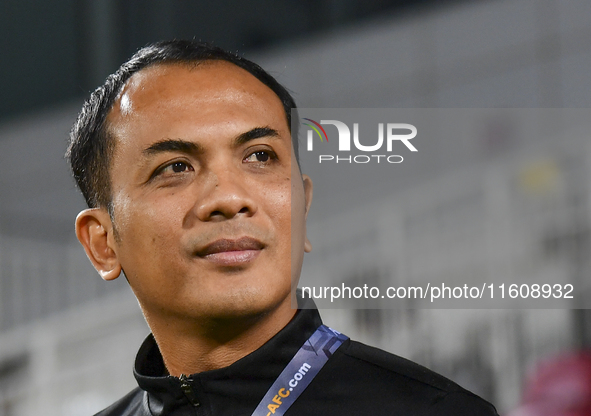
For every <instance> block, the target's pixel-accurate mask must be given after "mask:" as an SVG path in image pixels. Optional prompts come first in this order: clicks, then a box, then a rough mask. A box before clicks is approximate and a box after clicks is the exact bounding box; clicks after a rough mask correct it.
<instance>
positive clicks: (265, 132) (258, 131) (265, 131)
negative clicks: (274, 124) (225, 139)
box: [234, 127, 279, 146]
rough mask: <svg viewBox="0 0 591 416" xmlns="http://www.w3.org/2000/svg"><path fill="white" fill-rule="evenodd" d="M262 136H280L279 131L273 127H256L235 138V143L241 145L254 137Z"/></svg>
mask: <svg viewBox="0 0 591 416" xmlns="http://www.w3.org/2000/svg"><path fill="white" fill-rule="evenodd" d="M261 137H279V132H278V131H277V130H275V129H272V128H271V127H255V128H254V129H252V130H249V131H247V132H245V133H242V134H241V135H239V136H238V137H236V138H235V139H234V145H235V146H240V145H243V144H244V143H247V142H249V141H251V140H254V139H260V138H261Z"/></svg>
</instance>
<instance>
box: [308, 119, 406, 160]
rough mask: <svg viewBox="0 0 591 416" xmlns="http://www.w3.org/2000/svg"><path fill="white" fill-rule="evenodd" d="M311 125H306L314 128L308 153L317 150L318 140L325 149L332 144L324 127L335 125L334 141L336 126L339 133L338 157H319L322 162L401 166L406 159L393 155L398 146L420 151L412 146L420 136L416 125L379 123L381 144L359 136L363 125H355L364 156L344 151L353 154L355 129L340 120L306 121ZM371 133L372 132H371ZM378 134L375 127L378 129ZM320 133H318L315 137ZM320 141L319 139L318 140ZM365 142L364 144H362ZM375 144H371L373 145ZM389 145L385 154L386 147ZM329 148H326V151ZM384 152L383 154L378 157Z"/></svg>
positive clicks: (357, 142)
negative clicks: (399, 164)
mask: <svg viewBox="0 0 591 416" xmlns="http://www.w3.org/2000/svg"><path fill="white" fill-rule="evenodd" d="M304 120H306V121H307V122H308V123H303V124H304V125H306V126H308V127H309V128H310V129H309V130H308V131H307V142H306V143H307V144H306V150H307V151H308V152H312V151H314V140H315V139H314V138H315V137H318V138H319V139H320V142H321V143H323V144H322V145H321V146H325V144H328V143H329V140H328V134H327V132H326V129H325V128H324V127H323V125H324V126H333V127H331V128H330V129H329V131H330V130H332V131H331V138H332V137H334V136H333V135H332V133H333V132H334V127H336V130H337V133H338V151H339V153H338V154H321V155H318V163H339V162H340V163H343V162H344V163H370V162H373V163H401V162H402V161H404V158H403V157H402V156H401V155H398V154H392V152H393V149H394V147H395V144H396V143H401V144H404V145H405V146H406V149H407V150H409V151H411V152H416V151H417V148H416V147H415V146H414V145H413V144H412V143H411V139H414V138H415V137H416V136H417V128H416V127H415V126H413V125H412V124H407V123H378V128H377V133H378V138H377V142H376V141H375V139H373V141H372V140H371V139H370V138H369V137H368V135H367V134H366V135H364V136H363V140H362V139H360V136H359V123H353V144H354V146H355V148H356V149H357V150H359V151H362V152H365V153H363V154H357V155H351V154H343V153H340V152H351V129H350V128H349V126H348V125H347V124H346V123H344V122H342V121H339V120H320V122H317V121H314V120H312V119H310V118H304ZM367 130H371V129H367ZM373 131H375V127H374V130H373ZM314 133H316V134H314ZM316 140H318V139H316ZM362 141H363V143H362ZM370 143H371V144H370ZM384 143H385V144H386V146H385V147H386V149H385V152H387V153H384V150H383V147H384ZM324 149H326V148H325V147H323V150H324ZM376 152H381V154H376Z"/></svg>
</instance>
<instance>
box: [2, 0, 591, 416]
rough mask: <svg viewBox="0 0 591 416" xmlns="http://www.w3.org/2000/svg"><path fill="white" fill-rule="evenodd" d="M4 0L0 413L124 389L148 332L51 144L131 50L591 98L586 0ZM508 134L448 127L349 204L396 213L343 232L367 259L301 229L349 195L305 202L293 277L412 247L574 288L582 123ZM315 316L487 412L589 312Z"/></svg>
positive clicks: (537, 98) (587, 179)
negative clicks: (384, 183) (411, 168)
mask: <svg viewBox="0 0 591 416" xmlns="http://www.w3.org/2000/svg"><path fill="white" fill-rule="evenodd" d="M0 10H1V13H0V33H1V36H0V42H1V45H2V47H1V50H2V64H1V65H0V71H1V72H0V74H1V76H0V416H27V415H34V414H40V413H42V414H45V415H47V416H52V415H56V416H57V415H60V416H75V415H76V416H77V415H85V414H86V415H90V414H93V413H94V412H96V411H98V410H100V409H101V408H103V407H105V406H106V405H108V404H110V403H111V402H112V401H113V400H115V399H117V398H119V397H120V396H121V395H122V394H123V393H124V392H127V391H128V390H129V389H131V388H133V387H134V386H135V381H134V379H133V376H132V372H131V367H132V362H133V358H134V355H135V353H136V351H137V348H138V346H139V344H140V343H141V341H142V340H143V338H144V337H145V336H146V334H147V333H148V328H147V326H146V325H145V323H144V321H143V318H142V316H141V314H140V311H139V308H138V307H137V304H136V301H135V299H134V297H133V295H132V294H131V292H130V290H129V289H128V288H127V285H126V282H125V281H124V279H118V281H115V282H109V283H106V282H103V281H101V279H100V278H99V277H98V275H97V274H96V272H95V271H94V270H93V269H92V267H91V266H90V264H89V262H88V260H87V259H86V257H85V255H84V252H83V250H82V248H81V247H80V246H79V244H78V242H77V240H76V238H75V235H74V231H73V224H74V218H75V216H76V214H77V213H78V212H79V211H80V210H81V209H83V208H84V203H83V200H82V198H81V196H80V195H79V194H78V193H77V191H76V190H75V187H74V183H73V180H72V179H71V178H70V176H69V171H68V167H67V165H66V162H65V161H64V159H63V153H64V150H65V147H66V141H67V135H68V131H69V128H70V126H71V124H72V122H73V121H74V119H75V117H76V114H77V112H78V110H79V108H80V106H81V103H82V100H83V99H84V98H85V97H86V96H87V95H88V93H89V92H90V91H91V90H93V89H94V88H95V87H96V86H97V85H99V84H100V83H102V81H103V79H104V77H105V76H106V75H107V74H109V73H110V72H112V71H113V70H115V69H116V68H117V66H118V65H119V64H120V63H121V62H123V61H124V60H125V59H126V58H128V57H129V56H130V55H131V54H132V53H133V52H134V51H135V50H137V49H138V48H139V47H141V46H143V45H145V44H146V43H148V42H152V41H156V40H160V39H168V38H173V37H177V38H197V39H201V40H207V41H213V42H214V43H215V44H217V45H219V46H222V47H225V48H228V49H231V50H236V51H238V52H239V53H243V54H244V55H245V56H246V57H247V58H249V59H252V60H254V61H255V62H258V63H260V64H261V65H262V66H263V67H264V68H265V69H267V70H269V71H270V72H271V73H272V74H273V75H275V76H276V77H277V78H278V79H279V81H280V82H282V83H284V84H285V85H286V86H287V87H288V88H289V89H290V90H291V91H293V92H294V96H295V98H296V101H297V102H298V105H299V106H301V107H333V108H338V107H405V108H480V107H494V108H588V107H591V105H590V104H591V82H590V75H589V74H591V3H590V2H589V1H588V0H470V1H442V0H439V1H429V0H422V1H418V0H414V1H413V0H406V1H403V0H399V1H387V0H369V1H368V0H366V1H363V2H362V1H359V0H341V1H339V0H321V1H315V2H313V1H310V0H300V1H295V0H285V1H282V2H273V1H270V0H257V1H252V2H248V3H246V2H239V1H237V0H232V1H228V2H213V1H193V2H184V1H180V0H175V1H166V0H149V1H148V0H145V1H140V0H127V1H123V0H121V1H118V0H102V1H95V0H60V1H56V2H44V1H40V0H25V1H16V0H5V1H3V2H2V5H1V6H0ZM505 127H506V126H505ZM505 127H503V126H500V128H498V126H494V125H493V126H492V127H491V126H490V125H489V126H482V132H481V134H475V135H474V137H473V140H472V141H471V142H469V143H466V142H462V143H459V142H458V143H454V142H453V140H450V141H449V143H446V145H445V148H446V149H448V154H446V155H444V156H445V157H440V158H434V159H433V160H429V161H424V163H425V165H424V167H423V169H422V172H421V175H418V176H406V177H404V176H401V177H398V176H397V177H393V178H392V180H393V181H399V182H400V184H401V186H400V192H399V193H397V194H395V195H388V196H387V199H384V200H379V201H375V202H374V203H373V204H371V206H369V207H368V208H367V209H368V210H369V211H370V212H373V211H372V210H375V212H377V213H380V212H381V213H383V212H384V211H385V210H390V209H391V210H392V211H391V212H394V214H395V215H393V216H392V217H391V218H393V219H392V220H391V221H390V222H389V223H387V224H383V223H380V222H379V221H378V219H379V218H382V217H380V215H373V216H372V220H371V221H368V223H367V224H366V225H365V226H363V227H350V228H348V232H350V234H347V235H345V236H344V237H350V238H351V240H352V239H353V237H351V235H353V233H359V235H356V238H357V237H359V238H361V240H359V241H363V244H366V245H367V247H368V250H370V249H371V248H372V247H375V245H376V244H378V243H379V242H380V241H383V238H382V237H383V234H384V233H386V232H390V233H394V234H396V233H397V234H396V236H397V237H395V238H392V239H391V240H389V241H390V242H391V244H392V247H391V248H392V253H393V254H392V256H382V257H381V258H380V259H378V260H377V261H375V262H372V263H370V266H364V267H359V268H357V269H355V268H352V267H345V266H342V265H341V269H339V266H338V264H339V260H338V259H337V257H338V256H337V254H338V253H337V254H334V253H336V251H337V250H338V249H342V247H343V246H342V245H341V246H338V247H337V246H331V245H330V244H329V243H328V241H329V238H328V237H327V236H326V235H324V234H321V233H318V232H317V230H319V229H322V230H326V229H327V228H331V229H338V228H342V227H344V226H347V225H348V224H349V222H350V220H349V218H350V217H349V215H350V213H349V212H348V211H347V209H346V208H345V207H343V210H342V212H339V213H338V215H335V216H334V217H333V218H326V217H323V216H322V215H321V212H322V210H318V211H317V212H319V213H318V214H315V213H314V210H313V211H312V214H311V218H310V224H309V230H310V233H311V238H312V241H313V242H314V251H313V253H312V254H311V255H309V256H308V257H307V260H306V262H308V263H307V265H306V273H315V268H316V267H317V263H316V260H315V258H314V253H322V256H323V257H324V258H331V256H332V255H333V254H334V258H335V260H334V262H335V268H334V270H342V273H344V274H345V275H346V276H345V277H346V278H347V279H349V280H348V281H350V282H363V281H367V280H368V279H369V280H371V279H374V280H375V279H377V280H379V279H380V276H381V274H383V273H389V272H390V271H391V270H393V269H396V270H400V268H401V266H400V264H401V263H400V260H401V258H402V254H401V253H406V254H409V253H417V252H418V253H421V256H416V257H415V258H411V259H408V258H407V259H406V263H404V265H405V266H404V267H405V269H404V270H403V271H401V272H400V273H411V272H414V273H417V274H422V275H424V276H433V277H432V279H434V280H435V279H437V276H453V275H456V274H458V275H462V276H469V275H470V274H471V273H472V274H473V273H484V272H486V273H494V274H498V275H500V276H506V277H507V278H508V279H516V278H519V277H520V276H525V277H527V278H529V279H532V278H535V276H538V275H543V276H546V277H547V276H555V277H556V280H557V281H562V282H575V283H577V284H579V286H580V287H581V290H583V291H584V292H581V293H583V294H584V295H587V294H590V293H589V290H588V287H589V283H588V281H590V280H591V279H589V271H590V269H589V260H588V259H589V257H591V256H589V253H590V252H591V251H590V249H591V244H590V243H591V242H590V233H589V230H590V227H591V172H590V167H591V140H590V138H589V133H588V130H587V129H584V128H582V127H581V128H577V127H576V126H575V127H573V128H570V129H568V130H565V131H564V133H563V134H558V135H552V136H540V139H539V140H521V139H520V136H519V135H518V134H516V133H514V132H512V131H511V129H510V128H505ZM509 127H510V126H509ZM459 147H461V148H462V149H463V150H462V152H453V151H451V149H454V148H459ZM442 148H443V146H442ZM454 155H455V156H454ZM402 184H403V185H402ZM448 191H449V192H448ZM397 201H404V203H399V202H397ZM390 203H392V204H391V205H389V204H390ZM390 207H393V208H390ZM368 217H369V215H368ZM333 236H334V235H333ZM337 238H342V237H338V236H337ZM380 239H382V240H380ZM345 246H346V244H345ZM440 278H441V277H440ZM323 316H324V318H325V321H326V322H327V323H328V324H329V325H331V326H333V327H335V328H338V329H339V330H341V331H343V332H345V333H347V334H348V335H350V336H351V337H354V338H357V339H359V340H362V341H365V342H367V343H370V344H374V345H377V346H380V347H381V348H384V349H386V350H388V351H392V352H394V353H396V354H399V355H402V356H405V357H407V358H410V359H412V360H415V361H418V362H419V363H422V364H424V365H426V366H429V367H431V368H433V369H435V370H437V371H440V372H442V373H443V374H444V375H447V376H449V377H450V378H452V379H454V380H456V381H458V382H459V383H460V384H462V385H464V386H465V387H467V388H469V389H471V390H473V391H474V392H476V393H478V394H480V395H482V396H483V397H485V398H487V399H488V400H490V401H492V402H493V403H494V404H495V405H496V406H497V408H498V410H499V412H500V413H501V414H503V413H507V412H509V411H511V410H512V409H515V408H516V407H517V406H519V403H520V401H521V395H522V391H523V389H524V380H525V377H526V375H527V374H529V373H530V372H531V371H532V369H533V368H535V366H536V363H538V362H539V361H540V360H543V359H546V358H547V357H552V356H555V355H557V354H563V353H568V352H569V351H577V350H580V349H585V348H588V347H591V345H590V344H591V324H590V322H591V321H590V315H589V313H588V311H586V310H561V309H559V310H412V309H411V310H346V311H333V310H327V311H325V312H324V314H323ZM523 414H524V415H525V413H523ZM529 415H534V413H528V416H529Z"/></svg>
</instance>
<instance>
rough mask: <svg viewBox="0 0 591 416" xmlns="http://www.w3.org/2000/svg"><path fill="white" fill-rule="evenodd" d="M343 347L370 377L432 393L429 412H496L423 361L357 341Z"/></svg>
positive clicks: (487, 415) (348, 357) (488, 414)
mask: <svg viewBox="0 0 591 416" xmlns="http://www.w3.org/2000/svg"><path fill="white" fill-rule="evenodd" d="M343 347H345V348H342V353H343V356H344V357H346V358H345V359H346V360H351V363H352V362H355V363H357V365H360V366H362V367H363V368H364V369H365V371H367V376H368V377H371V376H370V375H372V374H373V375H374V376H375V379H382V380H383V381H384V382H388V383H390V384H391V386H393V385H394V386H397V388H396V389H397V390H404V389H409V390H408V392H410V391H411V390H412V391H413V392H421V393H420V395H421V397H422V398H423V399H427V398H428V397H430V398H431V399H430V400H426V401H427V402H430V404H429V405H428V406H427V407H428V408H429V409H430V412H432V413H429V414H433V415H454V416H463V415H466V416H468V415H470V416H472V415H479V416H497V411H496V409H495V408H494V406H493V405H492V404H490V403H489V402H487V401H486V400H484V399H482V398H480V397H479V396H477V395H475V394H474V393H472V392H470V391H468V390H466V389H464V388H463V387H461V386H459V385H458V384H456V383H454V382H453V381H451V380H449V379H448V378H446V377H444V376H442V375H440V374H438V373H436V372H434V371H432V370H429V369H428V368H426V367H423V366H422V365H420V364H417V363H415V362H413V361H410V360H407V359H405V358H402V357H399V356H397V355H394V354H391V353H388V352H386V351H383V350H380V349H378V348H374V347H370V346H368V345H365V344H362V343H360V342H356V341H351V342H349V343H347V344H346V345H343ZM385 375H389V376H385ZM386 380H388V381H386Z"/></svg>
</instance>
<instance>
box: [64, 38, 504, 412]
mask: <svg viewBox="0 0 591 416" xmlns="http://www.w3.org/2000/svg"><path fill="white" fill-rule="evenodd" d="M291 108H295V103H294V101H293V99H292V98H291V96H290V95H289V93H288V92H287V91H286V90H285V89H284V88H283V87H282V86H281V85H279V84H278V83H277V82H276V81H275V80H274V79H273V78H272V77H271V76H270V75H268V74H267V73H266V72H265V71H263V70H262V69H261V68H260V67H259V66H257V65H256V64H254V63H252V62H249V61H247V60H245V59H243V58H240V57H237V56H235V55H232V54H229V53H226V52H225V51H222V50H220V49H218V48H212V47H209V46H207V45H204V44H200V43H197V42H191V41H171V42H161V43H158V44H155V45H152V46H149V47H146V48H144V49H142V50H140V51H139V52H138V53H137V54H136V55H134V57H132V58H131V59H130V61H128V62H127V63H125V64H123V65H122V67H121V68H120V69H119V70H118V71H117V72H116V73H115V74H113V75H111V76H110V77H109V78H108V79H107V81H106V83H105V85H103V86H102V87H100V88H99V89H97V90H96V91H95V92H94V93H93V94H92V95H91V97H90V99H89V100H88V101H87V102H86V103H85V105H84V107H83V109H82V111H81V113H80V116H79V118H78V120H77V122H76V124H75V125H74V128H73V130H72V135H71V143H70V147H69V149H68V157H69V158H70V161H71V165H72V169H73V172H74V176H75V178H76V180H77V182H78V184H79V186H80V188H81V190H82V193H83V194H84V196H85V198H86V201H87V203H88V206H89V209H87V210H85V211H83V212H81V213H80V214H79V216H78V218H77V220H76V233H77V236H78V239H79V240H80V242H81V243H82V245H83V246H84V249H85V250H86V253H87V255H88V257H89V259H90V260H91V262H92V263H93V265H94V266H95V268H96V269H97V271H98V272H99V274H100V275H101V276H102V277H103V279H105V280H112V279H115V278H117V277H118V276H119V275H120V273H121V272H122V271H123V272H124V273H125V277H126V278H127V280H128V282H129V284H130V286H131V288H132V289H133V291H134V293H135V295H136V297H137V299H138V301H139V304H140V306H141V308H142V311H143V313H144V316H145V318H146V321H147V322H148V325H149V326H150V329H151V330H152V334H153V335H150V336H149V337H148V338H147V339H146V341H145V342H144V343H143V345H142V346H141V348H140V350H139V353H138V356H137V359H136V363H135V367H134V375H135V377H136V379H137V381H138V384H139V387H138V388H137V389H135V390H133V391H132V392H131V393H129V394H128V395H127V396H125V397H124V398H123V399H121V400H120V401H118V402H117V403H115V404H114V405H113V406H111V407H109V408H108V409H106V410H104V411H103V412H101V413H100V415H105V416H106V415H109V416H111V415H251V414H261V415H272V414H273V415H279V414H283V413H285V412H287V414H288V415H302V414H305V415H316V414H317V415H332V414H355V415H364V414H378V415H380V414H383V415H393V414H401V415H407V416H411V415H494V414H496V413H495V411H494V408H493V407H492V406H491V405H490V404H488V403H486V402H484V401H483V400H482V399H480V398H478V397H476V396H474V395H473V394H471V393H469V392H467V391H466V390H464V389H462V388H461V387H459V386H457V385H456V384H454V383H452V382H451V381H449V380H447V379H445V378H443V377H441V376H439V375H436V374H434V373H433V372H431V371H429V370H427V369H425V368H423V367H420V366H418V365H416V364H414V363H410V362H408V361H406V360H404V359H402V358H399V357H396V356H393V355H390V354H387V353H385V352H383V351H379V350H376V349H373V348H370V347H367V346H364V345H362V344H359V343H356V342H352V341H349V340H346V337H344V336H342V335H340V334H338V333H337V332H336V331H332V330H330V329H328V328H326V327H321V324H322V322H321V320H320V317H319V315H318V312H317V311H316V310H314V309H312V310H299V311H297V310H294V309H292V308H291V302H292V300H295V299H292V296H295V295H293V293H295V290H292V289H295V287H296V285H297V281H298V278H299V275H300V271H301V266H302V261H303V253H304V252H305V251H306V252H308V251H310V250H311V245H310V243H309V241H308V240H307V239H306V230H305V222H306V216H307V213H308V210H309V208H310V204H311V202H312V182H311V180H310V178H308V177H307V176H306V175H301V173H300V171H299V166H298V162H297V154H296V153H297V145H295V146H294V145H292V140H291V132H290V121H291V120H290V118H291V116H290V110H291ZM300 301H301V299H300ZM319 327H320V328H319ZM284 369H285V371H284ZM306 386H307V387H306Z"/></svg>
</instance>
